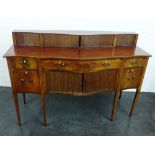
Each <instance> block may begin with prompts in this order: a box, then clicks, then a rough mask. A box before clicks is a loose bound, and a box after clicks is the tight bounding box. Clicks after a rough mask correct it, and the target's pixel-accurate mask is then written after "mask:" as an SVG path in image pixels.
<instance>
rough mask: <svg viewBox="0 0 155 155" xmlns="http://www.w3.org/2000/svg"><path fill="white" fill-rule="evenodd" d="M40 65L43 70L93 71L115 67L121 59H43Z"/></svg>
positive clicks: (119, 63) (119, 64)
mask: <svg viewBox="0 0 155 155" xmlns="http://www.w3.org/2000/svg"><path fill="white" fill-rule="evenodd" d="M42 66H43V68H44V69H45V70H67V71H74V72H81V73H82V72H93V71H99V70H104V69H117V68H119V67H120V66H121V60H119V59H117V60H99V61H67V60H44V61H43V63H42Z"/></svg>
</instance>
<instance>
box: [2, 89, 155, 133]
mask: <svg viewBox="0 0 155 155" xmlns="http://www.w3.org/2000/svg"><path fill="white" fill-rule="evenodd" d="M113 97H114V93H102V94H97V95H93V96H83V97H77V96H66V95H55V94H49V95H47V97H46V101H47V127H46V128H45V127H43V126H42V112H41V102H40V95H37V94H27V95H26V100H27V104H26V105H24V103H23V99H22V95H20V94H19V105H20V113H21V123H22V126H21V127H19V126H18V125H17V119H16V113H15V108H14V104H13V99H12V93H11V88H7V87H0V135H19V136H20V135H25V136H26V135H55V136H56V135H57V136H60V135H66V136H71V135H73V136H74V135H75V136H78V135H81V136H82V135H83V136H86V135H89V136H91V135H92V136H101V135H105V136H112V135H113V136H116V135H122V136H123V135H124V136H125V135H133V136H140V135H141V136H142V135H155V94H154V93H141V95H140V97H139V100H138V102H137V105H136V108H135V111H134V113H133V116H132V117H131V118H129V117H128V114H129V111H130V107H131V104H132V101H133V98H134V93H133V92H123V94H122V98H121V99H120V101H119V106H118V111H117V116H116V120H115V121H114V122H111V121H110V117H111V110H112V104H113Z"/></svg>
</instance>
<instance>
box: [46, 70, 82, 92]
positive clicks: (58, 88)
mask: <svg viewBox="0 0 155 155" xmlns="http://www.w3.org/2000/svg"><path fill="white" fill-rule="evenodd" d="M46 81H47V83H46V84H47V91H48V92H55V93H67V94H78V93H82V74H79V73H70V72H60V71H48V72H46Z"/></svg>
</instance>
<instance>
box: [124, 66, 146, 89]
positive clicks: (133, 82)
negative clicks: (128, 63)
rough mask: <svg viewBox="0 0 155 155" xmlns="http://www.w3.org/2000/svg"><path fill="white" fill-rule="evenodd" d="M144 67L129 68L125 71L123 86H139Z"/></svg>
mask: <svg viewBox="0 0 155 155" xmlns="http://www.w3.org/2000/svg"><path fill="white" fill-rule="evenodd" d="M142 73H143V67H138V68H127V69H125V70H124V72H123V79H122V84H121V88H122V89H126V88H138V87H139V85H140V81H141V77H142Z"/></svg>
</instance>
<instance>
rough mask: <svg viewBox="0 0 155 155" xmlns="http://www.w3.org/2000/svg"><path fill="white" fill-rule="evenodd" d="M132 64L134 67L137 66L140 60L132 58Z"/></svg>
mask: <svg viewBox="0 0 155 155" xmlns="http://www.w3.org/2000/svg"><path fill="white" fill-rule="evenodd" d="M130 64H131V66H133V67H136V66H138V61H137V60H135V59H134V60H131V61H130Z"/></svg>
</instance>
